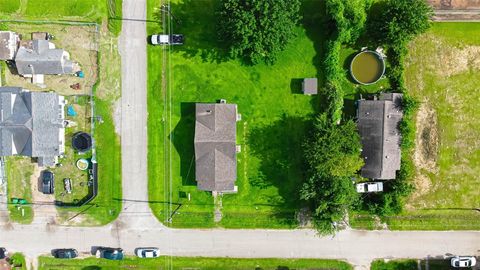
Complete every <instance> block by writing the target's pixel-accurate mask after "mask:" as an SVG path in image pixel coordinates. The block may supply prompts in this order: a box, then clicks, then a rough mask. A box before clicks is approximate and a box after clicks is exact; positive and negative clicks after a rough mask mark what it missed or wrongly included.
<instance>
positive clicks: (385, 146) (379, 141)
mask: <svg viewBox="0 0 480 270" xmlns="http://www.w3.org/2000/svg"><path fill="white" fill-rule="evenodd" d="M402 117H403V111H402V94H398V93H382V94H381V95H380V98H379V99H374V100H363V99H362V100H359V101H358V110H357V118H358V122H357V126H358V131H359V133H360V137H361V141H362V154H361V155H362V158H363V160H364V161H365V165H364V166H363V168H362V169H361V173H360V174H361V176H362V177H365V178H370V179H380V180H387V179H395V177H396V171H398V170H399V169H400V159H401V151H400V140H401V134H400V131H399V123H400V121H401V120H402Z"/></svg>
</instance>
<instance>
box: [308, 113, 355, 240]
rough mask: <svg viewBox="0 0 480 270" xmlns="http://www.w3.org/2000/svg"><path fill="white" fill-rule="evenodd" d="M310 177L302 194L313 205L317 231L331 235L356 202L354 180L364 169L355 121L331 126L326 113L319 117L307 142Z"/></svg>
mask: <svg viewBox="0 0 480 270" xmlns="http://www.w3.org/2000/svg"><path fill="white" fill-rule="evenodd" d="M304 147H305V158H306V160H307V162H308V165H309V168H310V177H309V178H308V180H307V181H306V182H305V183H304V184H303V186H302V189H301V191H300V197H301V199H303V200H305V201H308V202H310V203H311V204H312V206H313V208H314V209H315V210H314V214H313V218H314V224H315V226H316V228H317V229H318V230H319V231H320V232H321V233H331V232H333V230H334V229H335V228H334V226H333V222H337V221H340V220H341V219H342V218H343V217H344V216H345V213H346V210H347V209H349V208H350V207H351V206H352V205H353V204H354V203H355V202H356V201H357V193H356V192H355V189H354V185H353V184H352V180H351V178H352V177H353V176H355V174H356V173H357V171H358V170H359V169H360V168H361V167H362V166H363V160H362V159H361V158H360V149H361V143H360V136H359V135H358V132H357V128H356V125H355V123H354V122H353V121H351V120H350V121H347V122H345V123H343V124H341V125H335V124H332V123H331V122H330V121H329V119H328V117H327V115H326V114H321V115H320V116H319V117H317V119H316V121H315V125H314V132H313V136H312V137H311V138H309V139H307V140H306V142H305V145H304Z"/></svg>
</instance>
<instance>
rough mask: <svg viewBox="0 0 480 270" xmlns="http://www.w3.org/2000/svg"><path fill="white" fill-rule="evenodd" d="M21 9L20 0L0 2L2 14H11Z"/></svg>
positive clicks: (1, 0)
mask: <svg viewBox="0 0 480 270" xmlns="http://www.w3.org/2000/svg"><path fill="white" fill-rule="evenodd" d="M19 8H20V0H0V13H3V14H11V13H14V12H16V11H17V10H18V9H19Z"/></svg>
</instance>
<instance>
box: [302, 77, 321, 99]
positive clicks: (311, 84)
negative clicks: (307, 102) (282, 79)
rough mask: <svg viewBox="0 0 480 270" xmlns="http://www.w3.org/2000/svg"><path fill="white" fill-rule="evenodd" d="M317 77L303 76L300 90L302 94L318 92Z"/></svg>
mask: <svg viewBox="0 0 480 270" xmlns="http://www.w3.org/2000/svg"><path fill="white" fill-rule="evenodd" d="M317 85H318V82H317V78H305V79H303V83H302V91H303V94H304V95H316V94H317V93H318V89H317V88H318V86H317Z"/></svg>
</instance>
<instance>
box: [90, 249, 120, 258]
mask: <svg viewBox="0 0 480 270" xmlns="http://www.w3.org/2000/svg"><path fill="white" fill-rule="evenodd" d="M96 256H97V258H104V259H107V260H122V259H123V249H121V248H110V247H99V248H98V249H97V252H96Z"/></svg>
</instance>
